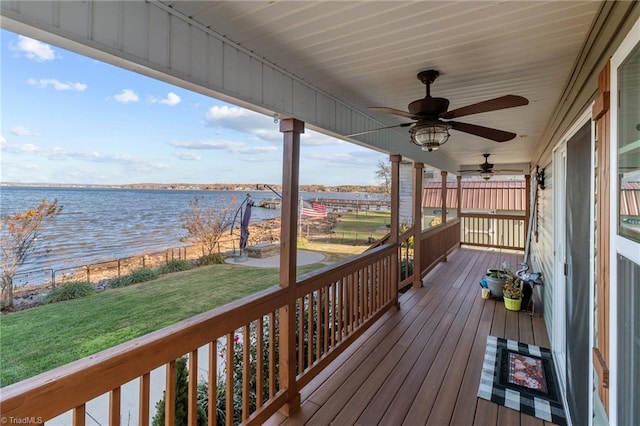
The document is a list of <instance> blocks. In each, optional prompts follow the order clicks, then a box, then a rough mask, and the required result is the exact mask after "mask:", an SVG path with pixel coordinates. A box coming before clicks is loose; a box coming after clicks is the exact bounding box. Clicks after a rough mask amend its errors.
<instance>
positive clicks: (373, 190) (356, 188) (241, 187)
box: [0, 182, 384, 194]
mask: <svg viewBox="0 0 640 426" xmlns="http://www.w3.org/2000/svg"><path fill="white" fill-rule="evenodd" d="M0 186H38V187H58V188H60V187H62V188H131V189H176V190H185V189H203V190H212V191H253V190H256V189H259V190H263V189H265V190H268V188H267V187H265V186H264V185H263V184H252V183H130V184H125V185H97V184H79V183H37V182H36V183H17V182H0ZM269 186H270V187H271V188H273V189H274V190H276V191H282V185H269ZM299 190H300V191H304V192H366V193H370V194H378V193H384V188H383V187H382V186H376V185H338V186H326V185H300V188H299Z"/></svg>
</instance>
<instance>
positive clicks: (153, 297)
mask: <svg viewBox="0 0 640 426" xmlns="http://www.w3.org/2000/svg"><path fill="white" fill-rule="evenodd" d="M324 266H325V265H322V264H314V265H308V266H303V267H300V268H298V274H304V273H307V272H309V271H312V270H314V269H318V268H321V267H324ZM278 278H279V273H278V269H277V268H251V267H244V266H236V265H215V266H208V267H203V268H197V269H194V270H190V271H185V272H178V273H175V274H169V275H164V276H161V277H160V278H158V279H156V280H154V281H149V282H145V283H140V284H135V285H132V286H129V287H124V288H119V289H113V290H108V291H105V292H103V293H98V294H94V295H91V296H89V297H85V298H82V299H78V300H71V301H68V302H61V303H54V304H51V305H44V306H40V307H36V308H32V309H28V310H25V311H22V312H16V313H13V314H10V315H4V316H2V318H1V319H0V368H1V371H0V386H7V385H9V384H11V383H15V382H18V381H20V380H23V379H26V378H28V377H32V376H35V375H36V374H39V373H42V372H44V371H47V370H50V369H52V368H55V367H58V366H61V365H64V364H67V363H69V362H71V361H74V360H77V359H80V358H82V357H85V356H87V355H91V354H93V353H96V352H99V351H101V350H104V349H107V348H110V347H112V346H115V345H117V344H120V343H122V342H125V341H127V340H131V339H133V338H135V337H139V336H142V335H144V334H147V333H150V332H152V331H155V330H158V329H160V328H163V327H166V326H168V325H171V324H174V323H176V322H178V321H181V320H184V319H186V318H189V317H192V316H194V315H196V314H199V313H202V312H205V311H208V310H210V309H213V308H215V307H217V306H222V305H224V304H225V303H228V302H230V301H232V300H236V299H239V298H241V297H244V296H247V295H249V294H251V293H255V292H256V291H259V290H263V289H265V288H268V287H271V286H273V285H276V284H277V282H278Z"/></svg>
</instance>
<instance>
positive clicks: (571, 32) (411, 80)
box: [163, 1, 600, 164]
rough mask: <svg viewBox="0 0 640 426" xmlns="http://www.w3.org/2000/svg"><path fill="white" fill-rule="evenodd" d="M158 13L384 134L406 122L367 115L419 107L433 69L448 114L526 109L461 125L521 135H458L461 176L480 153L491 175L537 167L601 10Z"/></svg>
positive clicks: (185, 4) (453, 153) (369, 4)
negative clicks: (242, 52) (221, 40)
mask: <svg viewBox="0 0 640 426" xmlns="http://www.w3.org/2000/svg"><path fill="white" fill-rule="evenodd" d="M163 3H165V4H166V5H168V6H170V7H172V8H174V9H175V10H177V11H178V12H179V13H181V14H183V15H185V16H188V17H190V18H191V19H193V20H194V21H195V22H197V23H199V24H201V25H203V26H205V27H208V28H209V29H211V30H212V31H214V32H215V33H217V34H219V35H221V36H224V37H225V38H227V39H229V40H231V41H233V42H234V43H237V44H239V45H241V46H242V47H243V48H246V49H247V50H249V51H251V52H253V53H254V54H256V55H258V56H259V57H262V58H265V59H266V60H267V61H268V62H270V63H272V64H275V65H276V66H278V67H280V68H283V69H285V70H287V71H288V72H290V73H291V74H293V75H295V76H296V77H298V78H300V79H302V80H304V81H305V82H307V83H309V84H311V85H312V86H315V87H317V88H319V89H321V90H323V91H325V92H327V93H329V94H330V95H332V96H334V97H336V98H338V99H340V100H342V101H344V102H345V103H346V104H348V105H351V106H353V107H356V108H358V109H361V110H363V111H365V112H366V113H367V114H368V115H370V116H372V117H375V118H376V119H378V120H379V121H381V122H382V123H384V124H388V125H391V124H395V123H400V122H402V119H397V118H394V117H391V116H388V115H384V114H374V113H371V112H367V111H366V107H368V106H388V107H392V108H397V109H401V110H406V108H407V104H408V103H409V102H411V101H413V100H416V99H419V98H422V97H424V94H425V88H424V86H423V85H422V84H421V83H420V82H419V81H418V80H417V79H416V74H417V73H418V72H419V71H421V70H426V69H437V70H438V71H440V77H439V78H438V79H437V80H436V81H435V83H434V84H433V85H432V95H433V96H439V97H446V98H448V99H449V100H450V107H449V109H450V110H451V109H454V108H458V107H461V106H465V105H468V104H472V103H475V102H479V101H483V100H487V99H491V98H495V97H498V96H502V95H505V94H516V95H521V96H524V97H526V98H528V99H529V101H530V104H529V105H527V106H525V107H518V108H513V109H510V110H503V111H496V112H489V113H483V114H477V115H473V116H468V117H464V119H461V120H460V121H463V122H468V123H472V124H479V125H483V126H488V127H495V128H498V129H504V130H508V131H513V132H515V133H517V134H518V137H517V138H516V139H515V140H513V141H510V142H507V143H502V144H498V143H495V142H491V141H488V140H486V139H482V138H479V137H475V136H471V135H467V134H464V133H460V132H455V131H452V132H451V133H452V136H451V138H450V139H449V142H447V144H446V145H445V147H443V148H442V149H443V150H445V149H446V151H447V152H446V155H447V156H448V157H450V158H455V159H456V161H458V162H460V163H463V164H475V163H478V162H479V160H478V159H480V160H481V159H482V157H481V155H480V154H481V153H482V152H489V153H492V157H491V158H492V160H493V162H494V163H496V164H500V163H504V162H509V163H526V162H529V161H530V160H531V157H532V155H533V153H534V150H535V148H536V145H537V144H538V142H539V140H540V137H541V135H542V133H543V131H544V127H545V126H546V124H547V122H548V120H549V118H550V116H551V113H552V111H553V109H554V107H555V106H556V104H557V103H558V101H559V97H560V94H561V92H562V89H563V87H564V86H565V84H566V82H567V81H568V79H569V77H570V73H571V70H572V69H573V66H574V64H575V62H576V58H577V57H578V54H579V52H580V49H581V47H582V45H583V43H584V40H585V38H586V36H587V34H588V32H589V29H590V26H591V24H592V22H593V20H594V17H595V16H596V13H597V11H598V9H599V7H600V2H596V1H461V2H451V1H426V2H413V1H330V2H318V1H260V2H257V1H219V2H200V1H165V2H163ZM385 131H391V132H393V131H398V132H404V133H406V130H404V129H400V130H397V129H396V130H385ZM408 140H409V138H408V136H407V143H408ZM425 162H426V161H425Z"/></svg>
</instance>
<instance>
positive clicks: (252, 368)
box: [0, 245, 397, 425]
mask: <svg viewBox="0 0 640 426" xmlns="http://www.w3.org/2000/svg"><path fill="white" fill-rule="evenodd" d="M395 256H397V247H396V246H393V245H388V246H383V247H379V248H377V249H374V250H371V251H370V252H367V253H363V254H361V255H358V256H356V257H355V258H353V259H351V260H348V261H345V262H342V263H340V264H338V265H332V266H330V267H327V268H325V269H323V270H321V271H315V272H312V273H310V274H307V275H305V276H301V277H299V281H298V283H297V285H296V286H295V297H296V314H297V315H296V338H295V342H294V344H295V345H296V351H295V353H296V359H295V363H296V371H297V378H296V380H297V382H298V387H301V386H303V385H304V384H305V383H308V382H309V380H311V378H313V377H315V376H316V375H317V374H318V373H319V372H320V371H321V370H322V369H323V368H324V367H325V366H326V365H327V364H328V363H329V362H330V361H331V360H333V359H335V357H336V356H337V355H338V354H339V353H341V352H342V351H343V350H344V349H345V348H346V347H347V346H348V344H350V343H351V342H352V341H353V340H354V339H355V338H357V337H358V336H359V335H360V334H361V333H362V332H363V331H364V330H365V329H366V328H367V327H368V326H370V325H371V324H373V322H375V321H376V320H377V319H378V318H379V317H380V316H381V315H382V314H383V313H384V312H385V311H386V310H388V309H389V308H390V307H392V306H394V302H393V300H394V296H395V288H393V287H394V285H395V283H396V279H394V277H392V274H391V271H392V270H393V268H392V262H393V261H394V257H395ZM288 292H289V289H287V288H283V287H274V288H271V289H267V290H264V291H262V292H259V293H256V294H254V295H252V296H249V297H246V298H243V299H240V300H238V301H235V302H232V303H230V304H227V305H225V306H223V307H220V308H216V309H214V310H212V311H209V312H206V313H203V314H200V315H197V316H194V317H192V318H189V319H187V320H184V321H181V322H179V323H177V324H174V325H172V326H169V327H166V328H164V329H162V330H158V331H156V332H153V333H150V334H147V335H145V336H142V337H139V338H136V339H133V340H131V341H129V342H126V343H123V344H121V345H118V346H116V347H113V348H111V349H107V350H105V351H102V352H99V353H97V354H95V355H91V356H89V357H86V358H83V359H81V360H78V361H75V362H72V363H70V364H67V365H65V366H62V367H59V368H56V369H54V370H51V371H48V372H45V373H42V374H40V375H38V376H35V377H33V378H30V379H26V380H24V381H21V382H18V383H15V384H13V385H10V386H7V387H5V388H3V389H2V394H1V396H0V411H1V412H2V415H3V417H5V418H9V419H10V418H15V419H24V418H33V419H39V420H42V421H48V420H50V419H53V418H55V417H57V416H59V415H62V414H65V413H66V414H65V415H69V414H68V413H69V411H71V412H72V415H71V419H70V421H69V423H73V424H74V425H82V424H84V421H85V416H86V413H87V403H88V402H89V401H91V400H93V399H94V398H97V397H105V395H107V397H108V407H109V409H108V410H109V418H108V419H107V420H105V421H108V422H109V424H119V423H120V420H121V417H123V416H124V413H122V412H121V406H122V392H123V390H122V389H123V387H124V386H125V385H126V384H127V385H128V382H130V381H137V386H138V387H139V391H138V395H139V397H138V399H139V400H138V409H137V411H136V414H137V422H138V424H141V425H142V424H144V425H147V424H149V419H150V416H151V413H150V407H152V401H151V400H150V389H152V388H151V377H152V373H154V374H155V371H156V370H157V369H160V370H161V371H164V376H165V379H164V385H163V387H164V389H165V392H166V393H165V398H166V399H165V401H166V405H165V424H171V425H173V424H174V420H175V417H174V416H175V397H176V391H175V389H176V380H177V360H178V359H179V358H181V357H183V356H184V357H186V358H187V359H188V378H189V380H188V392H189V397H188V398H189V404H188V405H189V410H188V412H189V416H190V418H192V419H193V420H194V421H193V423H190V424H195V417H193V416H196V413H197V411H198V410H197V408H196V407H197V403H198V402H197V401H198V392H199V383H198V381H199V377H198V370H207V371H208V373H207V383H206V389H207V399H208V417H209V424H216V422H217V421H220V422H224V423H225V424H234V423H236V424H237V423H247V424H259V423H261V422H263V421H265V420H266V419H267V418H268V417H269V416H271V415H272V414H274V413H275V412H276V411H277V410H278V409H280V408H281V407H282V406H283V405H284V404H285V403H286V402H287V397H288V395H287V394H286V391H287V390H286V389H284V388H282V387H281V384H280V383H279V379H278V377H279V375H278V371H279V369H280V365H279V364H280V363H279V361H278V360H279V356H281V351H284V350H285V349H284V348H280V347H279V345H280V341H281V340H280V339H279V334H280V328H281V325H280V321H281V320H280V311H281V309H282V308H284V307H286V306H287V304H288V298H289V294H288ZM203 348H206V349H208V354H207V355H206V356H207V359H206V360H205V362H204V363H200V362H199V359H198V357H199V353H200V352H201V350H202V349H203ZM279 354H280V355H279ZM154 388H156V386H154ZM220 394H222V395H224V397H223V399H224V401H222V402H221V401H220V400H219V395H220ZM221 411H222V412H223V413H224V414H223V419H222V420H220V418H219V416H220V412H221ZM129 414H130V413H129ZM134 417H135V416H134ZM130 420H131V418H130ZM133 421H134V422H135V419H134V420H133Z"/></svg>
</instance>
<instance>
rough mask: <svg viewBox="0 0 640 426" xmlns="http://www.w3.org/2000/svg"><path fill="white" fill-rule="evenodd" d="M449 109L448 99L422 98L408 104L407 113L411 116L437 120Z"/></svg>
mask: <svg viewBox="0 0 640 426" xmlns="http://www.w3.org/2000/svg"><path fill="white" fill-rule="evenodd" d="M447 108H449V99H446V98H432V97H428V98H423V99H418V100H416V101H413V102H411V103H410V104H409V112H410V113H411V114H413V115H416V116H419V117H424V118H437V117H438V116H439V115H440V114H442V113H443V112H447Z"/></svg>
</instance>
